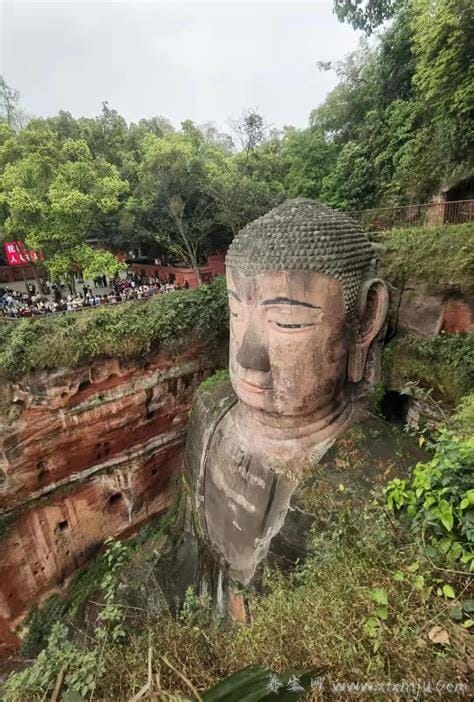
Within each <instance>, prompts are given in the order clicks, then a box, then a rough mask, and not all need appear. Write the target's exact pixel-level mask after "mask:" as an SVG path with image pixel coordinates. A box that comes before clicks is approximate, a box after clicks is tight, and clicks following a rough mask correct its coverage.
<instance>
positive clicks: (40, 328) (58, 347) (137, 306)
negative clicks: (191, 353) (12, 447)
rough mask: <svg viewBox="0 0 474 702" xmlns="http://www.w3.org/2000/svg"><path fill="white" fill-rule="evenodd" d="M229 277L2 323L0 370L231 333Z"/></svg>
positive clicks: (124, 354)
mask: <svg viewBox="0 0 474 702" xmlns="http://www.w3.org/2000/svg"><path fill="white" fill-rule="evenodd" d="M227 324H228V312H227V297H226V289H225V280H224V279H223V278H220V279H217V280H216V281H214V282H213V283H212V284H211V285H204V286H202V287H201V288H198V289H196V290H187V291H178V292H174V293H172V294H168V295H157V296H155V297H153V298H152V299H151V300H149V301H148V302H129V303H126V304H122V305H104V306H102V307H98V308H96V309H91V310H83V311H80V312H77V313H69V314H64V315H55V316H51V317H45V318H41V319H22V320H20V321H18V322H11V323H8V324H7V323H3V324H0V374H2V375H3V376H4V377H6V378H7V379H16V378H20V377H21V376H23V375H25V374H26V373H31V372H34V371H38V370H50V369H54V368H61V367H66V368H73V367H75V366H78V365H80V364H82V363H88V362H89V361H91V360H92V359H95V358H101V357H110V358H134V357H139V356H142V355H143V354H145V353H147V352H148V351H150V350H154V349H159V348H163V349H166V350H168V351H169V352H177V351H179V350H181V349H183V348H184V347H185V346H186V344H187V343H189V340H190V338H192V337H193V336H195V337H197V338H199V339H203V340H206V341H213V340H216V339H219V338H222V337H224V336H225V335H226V333H227Z"/></svg>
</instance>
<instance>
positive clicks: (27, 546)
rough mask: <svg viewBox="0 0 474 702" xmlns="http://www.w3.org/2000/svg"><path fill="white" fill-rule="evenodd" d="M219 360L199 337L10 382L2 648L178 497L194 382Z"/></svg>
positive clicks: (3, 452)
mask: <svg viewBox="0 0 474 702" xmlns="http://www.w3.org/2000/svg"><path fill="white" fill-rule="evenodd" d="M217 364H218V360H217V358H216V354H215V353H213V352H210V350H209V348H207V346H206V345H205V344H200V345H198V344H196V345H194V347H193V348H190V349H189V351H188V352H186V353H183V354H181V355H180V356H178V357H175V358H168V357H166V356H164V355H162V354H158V353H157V354H153V355H150V356H149V357H147V358H145V359H142V361H141V362H139V363H137V362H126V363H119V362H118V361H113V360H107V361H103V362H96V363H93V364H91V365H89V366H87V367H83V368H78V369H76V370H74V371H62V372H56V373H50V374H48V373H41V374H38V375H36V376H32V377H28V378H25V379H24V380H23V381H22V382H21V383H19V384H16V385H11V386H10V387H9V388H8V396H7V400H8V399H9V400H10V403H8V402H7V403H5V400H4V403H3V407H4V414H3V419H2V423H1V424H0V461H1V462H0V471H1V472H0V476H2V477H3V479H2V480H1V482H0V510H1V511H0V520H1V521H2V523H3V525H4V528H3V535H1V536H0V651H2V647H3V649H4V650H6V649H8V648H9V647H12V646H14V645H15V643H16V642H17V641H16V638H15V636H14V634H13V633H12V632H13V631H14V628H15V626H16V625H17V624H18V622H20V621H21V619H22V617H23V616H24V614H25V613H26V611H27V610H28V609H29V608H30V607H31V606H32V605H33V604H36V603H38V601H39V600H41V598H43V597H45V596H47V595H48V594H50V593H51V592H52V591H54V590H56V589H58V588H61V586H62V585H63V583H64V582H65V581H66V580H67V578H68V577H69V576H70V575H71V574H72V573H73V572H74V571H75V570H76V569H77V568H79V567H81V566H82V565H84V564H85V563H86V562H87V560H88V559H89V558H90V557H91V556H92V555H93V554H94V553H95V552H96V551H97V550H98V549H99V548H100V547H101V545H102V544H103V542H104V540H105V539H106V538H107V537H109V536H112V535H118V534H122V535H128V534H129V533H132V532H133V531H134V530H136V529H137V528H138V527H139V526H140V525H141V524H142V523H144V522H145V521H146V520H147V519H149V518H150V517H151V516H153V515H155V514H158V513H160V512H162V511H163V510H165V509H166V508H167V507H168V506H169V504H170V500H171V494H170V479H171V478H172V476H174V475H176V474H177V473H178V472H179V471H180V469H181V466H182V451H183V448H182V447H183V441H184V434H185V425H186V422H187V415H188V411H189V408H190V405H191V401H192V397H193V395H194V391H195V389H196V387H197V386H198V385H199V384H200V382H201V381H202V380H203V379H204V378H205V377H206V376H207V375H209V373H210V372H212V370H214V369H215V367H216V365H217ZM5 395H7V391H6V390H5V389H4V396H5ZM12 407H17V408H18V411H17V412H16V413H15V412H12ZM15 414H16V415H17V416H16V418H13V419H12V417H15Z"/></svg>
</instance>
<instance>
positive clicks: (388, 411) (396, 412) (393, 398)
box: [380, 390, 410, 424]
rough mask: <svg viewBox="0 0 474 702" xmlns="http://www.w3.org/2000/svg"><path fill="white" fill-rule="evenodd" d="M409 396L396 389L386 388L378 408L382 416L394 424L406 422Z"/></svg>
mask: <svg viewBox="0 0 474 702" xmlns="http://www.w3.org/2000/svg"><path fill="white" fill-rule="evenodd" d="M409 407H410V398H409V397H408V395H402V394H401V393H399V392H397V391H396V390H388V391H387V392H386V393H385V395H384V396H383V399H382V402H381V405H380V409H381V412H382V416H383V417H384V419H386V420H387V421H388V422H393V423H394V424H406V421H407V414H408V409H409Z"/></svg>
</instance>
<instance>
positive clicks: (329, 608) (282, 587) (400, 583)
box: [97, 503, 467, 702]
mask: <svg viewBox="0 0 474 702" xmlns="http://www.w3.org/2000/svg"><path fill="white" fill-rule="evenodd" d="M338 504H339V503H338ZM326 506H327V505H324V507H326ZM324 507H323V508H324ZM334 520H336V521H334ZM327 526H328V529H327V530H323V531H319V530H318V532H317V533H313V534H312V536H311V544H310V555H309V558H308V559H307V561H306V562H305V564H304V565H302V566H301V567H300V568H299V569H297V570H296V571H295V572H293V573H290V574H284V573H282V572H280V571H277V570H268V571H266V573H265V575H264V579H263V592H262V593H261V594H255V593H246V599H247V604H248V609H249V611H250V612H251V623H246V624H239V623H232V624H229V623H224V622H219V621H217V620H215V619H213V618H212V617H211V616H210V613H209V610H208V609H207V608H206V605H205V603H203V606H202V611H201V612H200V613H199V612H197V613H196V614H195V617H194V619H193V620H192V621H188V620H186V619H185V620H183V619H179V618H178V619H173V618H172V617H163V618H162V619H161V620H160V621H157V622H155V623H154V624H151V625H150V624H148V626H147V631H146V633H145V634H133V635H132V636H131V639H130V640H129V642H128V643H127V645H126V646H125V648H122V649H114V648H110V649H108V651H107V652H106V656H107V661H106V670H107V673H106V675H105V677H104V679H103V680H102V682H101V684H100V688H99V689H98V690H97V699H101V700H115V701H116V702H119V701H120V700H126V699H128V698H129V697H132V695H133V694H134V693H135V692H137V691H138V689H140V687H141V686H142V685H143V683H144V681H145V680H146V679H147V668H146V666H147V651H148V647H149V646H151V648H152V650H153V657H154V666H155V670H156V671H157V672H159V675H160V680H161V684H162V686H163V688H164V689H168V690H174V691H181V692H182V693H187V694H188V695H189V690H187V689H186V686H185V685H183V681H182V678H180V677H178V675H176V673H174V672H173V670H172V669H171V668H170V667H168V666H167V665H166V664H165V663H164V662H163V658H162V657H166V658H167V660H169V661H170V662H171V663H172V665H173V667H174V668H175V669H177V670H179V671H180V673H181V674H182V675H184V676H185V677H186V678H187V679H188V680H189V681H191V683H192V684H193V685H194V686H195V687H196V688H197V689H200V690H202V689H205V688H207V687H208V686H210V685H212V684H213V683H215V682H216V681H217V680H219V679H222V678H223V677H225V676H227V675H230V674H231V673H233V672H235V671H236V670H239V669H241V668H243V667H245V666H247V665H249V664H261V665H264V666H266V667H268V668H270V669H272V670H276V671H278V672H283V671H285V670H288V669H307V668H312V667H318V666H325V667H326V668H327V671H328V672H327V677H326V682H325V688H324V692H323V696H322V697H319V698H318V697H316V694H315V697H314V699H324V700H331V699H337V695H336V694H333V693H332V688H331V684H332V683H334V682H335V681H341V680H346V681H371V682H386V681H387V680H390V681H392V682H396V681H401V680H412V681H414V680H424V681H435V680H449V681H451V682H454V681H456V680H458V679H461V678H462V673H460V672H459V671H458V670H457V668H456V666H457V663H456V659H457V658H458V656H461V655H462V653H463V650H464V646H465V645H466V644H465V641H464V639H459V637H460V636H462V635H463V634H462V632H461V634H459V633H458V632H457V631H456V628H455V626H454V625H453V624H452V623H450V622H449V619H448V617H447V615H446V612H445V611H443V610H445V609H446V606H445V602H444V601H442V600H440V599H439V598H428V597H427V595H426V592H425V590H424V588H423V587H420V586H419V583H420V578H419V576H420V570H419V569H418V565H417V570H416V571H414V570H413V564H418V561H417V551H416V549H415V547H414V546H413V545H410V544H409V543H407V542H406V541H405V540H404V538H403V537H402V535H401V533H400V532H398V533H397V532H396V531H394V529H393V528H392V525H391V524H390V522H389V520H388V519H387V517H386V515H385V513H384V511H383V510H382V509H381V507H380V504H379V505H378V506H377V505H375V506H374V505H370V506H369V507H368V508H367V509H366V510H365V511H363V512H359V511H352V509H351V507H350V505H349V503H348V504H347V505H346V507H345V509H343V510H342V511H340V510H339V509H338V512H337V514H335V513H333V512H331V510H330V509H329V510H328V524H327ZM374 592H375V593H379V594H380V592H383V593H385V595H386V597H387V601H388V607H387V617H386V618H385V619H383V618H382V617H380V618H377V617H376V619H377V623H376V626H375V629H373V628H371V627H370V626H368V624H367V622H368V621H369V620H370V619H371V618H373V617H374V612H375V611H377V605H376V603H375V601H374ZM440 623H441V624H442V625H443V627H446V630H447V631H448V632H449V636H450V645H449V646H444V647H440V646H436V645H433V644H431V643H430V641H429V638H428V632H429V631H430V630H431V628H432V627H433V626H434V625H436V624H440ZM466 636H467V633H466ZM343 698H344V699H350V698H351V697H350V695H347V696H345V697H343ZM434 698H436V696H434ZM372 699H374V698H372ZM384 699H386V698H384ZM438 699H442V695H440V696H439V697H438ZM454 699H455V698H454Z"/></svg>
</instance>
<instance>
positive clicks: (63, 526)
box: [56, 519, 69, 534]
mask: <svg viewBox="0 0 474 702" xmlns="http://www.w3.org/2000/svg"><path fill="white" fill-rule="evenodd" d="M68 529H69V522H68V520H67V519H63V521H61V522H58V524H57V526H56V532H57V533H58V534H61V533H64V532H65V531H67V530H68Z"/></svg>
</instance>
